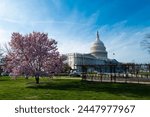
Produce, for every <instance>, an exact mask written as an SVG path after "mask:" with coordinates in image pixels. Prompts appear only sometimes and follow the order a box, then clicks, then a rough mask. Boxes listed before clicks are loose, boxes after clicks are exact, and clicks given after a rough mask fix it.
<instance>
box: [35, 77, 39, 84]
mask: <svg viewBox="0 0 150 117" xmlns="http://www.w3.org/2000/svg"><path fill="white" fill-rule="evenodd" d="M35 80H36V84H39V76H38V77H37V76H36V77H35Z"/></svg>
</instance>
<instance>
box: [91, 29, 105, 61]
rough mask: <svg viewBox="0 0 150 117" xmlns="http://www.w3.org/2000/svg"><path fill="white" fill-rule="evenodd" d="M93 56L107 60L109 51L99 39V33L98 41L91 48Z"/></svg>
mask: <svg viewBox="0 0 150 117" xmlns="http://www.w3.org/2000/svg"><path fill="white" fill-rule="evenodd" d="M91 54H92V55H93V56H95V57H96V58H98V59H104V60H105V59H107V51H106V48H105V46H104V43H103V42H102V41H101V40H100V38H99V33H98V31H97V36H96V41H95V42H94V43H93V45H92V47H91Z"/></svg>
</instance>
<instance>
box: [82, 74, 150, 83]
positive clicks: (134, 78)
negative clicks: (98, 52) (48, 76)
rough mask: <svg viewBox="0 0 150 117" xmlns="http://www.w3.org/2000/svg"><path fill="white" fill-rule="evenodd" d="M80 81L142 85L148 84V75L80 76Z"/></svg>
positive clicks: (149, 79)
mask: <svg viewBox="0 0 150 117" xmlns="http://www.w3.org/2000/svg"><path fill="white" fill-rule="evenodd" d="M82 80H86V81H97V82H114V83H116V82H119V83H144V84H150V75H149V74H145V75H141V74H129V73H126V74H123V73H100V74H82Z"/></svg>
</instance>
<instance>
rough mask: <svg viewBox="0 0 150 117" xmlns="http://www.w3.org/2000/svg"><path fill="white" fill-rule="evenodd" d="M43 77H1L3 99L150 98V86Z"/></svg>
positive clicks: (0, 97)
mask: <svg viewBox="0 0 150 117" xmlns="http://www.w3.org/2000/svg"><path fill="white" fill-rule="evenodd" d="M67 78H69V77H57V78H55V79H51V80H50V79H47V78H41V79H40V84H35V80H34V78H30V79H28V80H26V79H24V78H18V79H17V80H12V79H10V78H9V77H0V99H1V100H54V99H55V100H81V99H82V100H112V99H113V100H121V99H125V100H134V99H136V100H144V99H150V85H145V84H121V83H99V82H88V81H81V79H77V78H74V79H70V78H69V79H67Z"/></svg>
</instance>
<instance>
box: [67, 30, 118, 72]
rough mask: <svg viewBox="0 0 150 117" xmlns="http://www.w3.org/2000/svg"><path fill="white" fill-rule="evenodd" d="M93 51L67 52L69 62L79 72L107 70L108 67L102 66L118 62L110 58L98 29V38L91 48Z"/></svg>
mask: <svg viewBox="0 0 150 117" xmlns="http://www.w3.org/2000/svg"><path fill="white" fill-rule="evenodd" d="M90 50H91V52H90V53H88V54H84V53H69V54H67V63H68V65H69V66H70V67H71V69H72V70H76V71H78V72H93V71H98V72H107V71H106V70H107V69H105V70H104V69H102V68H101V67H100V66H102V65H107V64H110V63H117V61H116V60H115V59H109V58H108V56H107V51H106V47H105V45H104V43H103V42H102V41H101V40H100V37H99V33H98V31H97V35H96V40H95V42H94V43H93V44H92V46H91V48H90Z"/></svg>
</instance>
